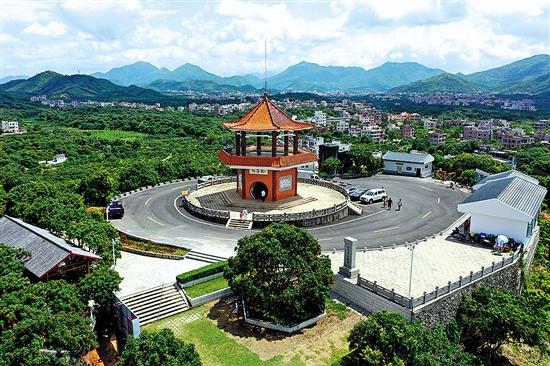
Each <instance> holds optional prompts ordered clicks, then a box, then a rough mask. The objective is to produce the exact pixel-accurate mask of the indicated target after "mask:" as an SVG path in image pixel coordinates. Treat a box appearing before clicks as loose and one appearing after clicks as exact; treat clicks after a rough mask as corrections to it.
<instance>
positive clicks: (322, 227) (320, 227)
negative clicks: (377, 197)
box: [306, 210, 386, 231]
mask: <svg viewBox="0 0 550 366" xmlns="http://www.w3.org/2000/svg"><path fill="white" fill-rule="evenodd" d="M383 212H386V210H380V211H378V212H375V213H371V214H369V215H366V216H361V217H359V218H357V219H353V220H349V221H344V222H339V223H337V224H332V225H327V226H319V227H314V228H311V229H306V230H307V231H313V230H319V229H327V228H329V227H334V226H340V225H347V224H349V223H351V222H354V221H359V220H364V219H366V218H368V217H371V216H374V215H378V214H381V213H383Z"/></svg>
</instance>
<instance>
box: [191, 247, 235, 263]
mask: <svg viewBox="0 0 550 366" xmlns="http://www.w3.org/2000/svg"><path fill="white" fill-rule="evenodd" d="M185 258H187V259H192V260H196V261H201V262H205V263H217V262H221V261H224V260H226V259H227V258H224V257H220V256H217V255H212V254H206V253H199V252H195V251H193V250H192V251H190V252H189V253H187V255H186V256H185Z"/></svg>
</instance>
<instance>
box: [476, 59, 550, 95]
mask: <svg viewBox="0 0 550 366" xmlns="http://www.w3.org/2000/svg"><path fill="white" fill-rule="evenodd" d="M549 74H550V55H535V56H531V57H528V58H525V59H523V60H519V61H516V62H512V63H511V64H508V65H504V66H501V67H497V68H494V69H489V70H485V71H481V72H476V73H473V74H469V75H466V76H465V78H466V79H467V80H469V81H472V82H474V83H476V84H479V85H483V86H485V87H487V88H488V89H492V90H496V91H500V90H506V89H512V90H513V89H514V88H515V86H514V84H517V83H524V82H527V83H526V84H525V86H528V87H529V83H528V82H530V81H531V80H533V81H534V80H535V79H537V78H539V77H544V76H548V75H549ZM537 84H538V82H536V81H535V82H534V84H533V86H532V87H537ZM530 91H536V90H530Z"/></svg>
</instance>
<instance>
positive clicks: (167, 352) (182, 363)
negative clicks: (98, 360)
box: [117, 329, 202, 366]
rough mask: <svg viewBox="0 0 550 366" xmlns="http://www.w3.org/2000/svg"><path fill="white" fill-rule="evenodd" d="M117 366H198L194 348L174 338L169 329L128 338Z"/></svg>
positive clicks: (197, 357)
mask: <svg viewBox="0 0 550 366" xmlns="http://www.w3.org/2000/svg"><path fill="white" fill-rule="evenodd" d="M117 365H119V366H200V365H202V363H201V360H200V358H199V354H198V353H197V351H196V350H195V346H194V345H193V344H190V343H185V342H184V341H182V340H181V339H179V338H176V337H175V336H174V333H173V332H172V331H171V330H170V329H163V330H161V331H160V332H148V331H145V332H143V333H141V335H140V337H139V338H134V337H133V336H130V338H129V339H128V341H127V342H126V346H125V347H124V351H123V352H122V355H121V357H120V360H119V361H118V362H117Z"/></svg>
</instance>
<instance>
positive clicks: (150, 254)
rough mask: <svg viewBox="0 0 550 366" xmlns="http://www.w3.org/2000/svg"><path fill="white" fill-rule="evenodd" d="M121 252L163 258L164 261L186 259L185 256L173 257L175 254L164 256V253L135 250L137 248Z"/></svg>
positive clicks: (128, 248) (124, 248) (127, 248)
mask: <svg viewBox="0 0 550 366" xmlns="http://www.w3.org/2000/svg"><path fill="white" fill-rule="evenodd" d="M120 250H122V251H123V252H128V253H134V254H139V255H144V256H146V257H154V258H162V259H174V260H182V259H185V256H184V255H173V254H163V253H155V252H150V251H147V250H140V249H135V248H130V247H124V246H123V247H122V248H121V249H120Z"/></svg>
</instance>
